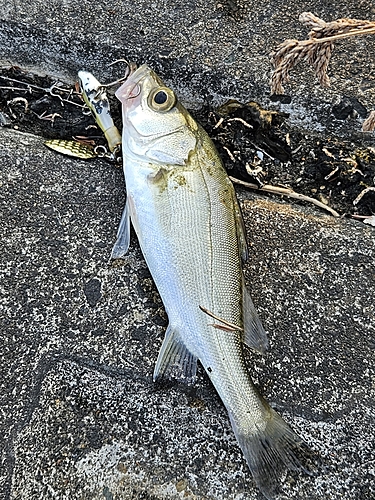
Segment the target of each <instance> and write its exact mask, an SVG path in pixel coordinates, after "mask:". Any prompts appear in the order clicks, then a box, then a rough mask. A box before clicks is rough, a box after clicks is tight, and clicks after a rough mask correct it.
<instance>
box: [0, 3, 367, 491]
mask: <svg viewBox="0 0 375 500" xmlns="http://www.w3.org/2000/svg"><path fill="white" fill-rule="evenodd" d="M3 4H4V5H2V12H1V20H0V44H1V47H2V55H1V61H0V62H1V64H3V65H9V64H14V65H20V66H22V67H28V68H32V69H33V71H38V72H40V73H47V74H53V75H55V76H56V77H61V78H63V79H66V80H69V81H72V80H74V79H76V73H77V71H78V70H79V69H82V68H84V69H87V70H89V71H93V72H94V73H95V75H97V76H98V78H99V79H100V80H101V79H103V80H106V81H108V80H111V79H112V77H113V74H111V73H110V70H109V69H108V67H107V65H108V63H109V62H111V61H113V60H115V59H118V58H120V57H126V58H128V59H130V60H135V61H136V62H137V63H138V64H140V63H142V62H148V63H149V64H151V65H152V66H153V67H154V68H155V70H157V71H158V72H159V73H160V74H161V76H162V77H163V78H165V80H166V81H167V83H168V84H170V85H171V86H172V87H173V88H174V89H175V90H176V91H177V93H178V95H179V96H181V98H182V100H183V101H184V103H186V104H188V105H189V106H190V107H195V108H199V107H200V106H201V105H202V103H203V102H210V103H219V102H220V103H221V102H223V101H224V100H225V99H227V98H229V97H230V98H236V99H238V100H240V101H244V102H245V101H248V100H257V101H259V102H260V103H261V104H262V105H263V106H265V107H267V108H269V107H273V108H274V109H280V110H281V111H287V112H289V113H290V118H289V120H290V122H291V123H294V124H295V125H296V126H298V127H299V128H301V129H302V130H303V129H305V128H306V129H309V130H310V131H312V130H317V131H320V132H329V133H331V132H332V131H334V132H335V133H336V134H339V135H342V136H343V137H346V138H352V140H353V141H360V140H361V138H360V135H359V133H356V131H359V130H360V127H361V122H362V121H363V116H364V110H363V108H365V110H366V109H367V110H370V109H372V108H373V107H374V102H375V94H374V93H375V86H374V78H375V77H374V75H375V71H374V69H375V68H374V64H375V62H374V58H373V50H372V44H370V43H368V42H369V39H368V38H365V37H364V38H357V39H352V40H350V41H346V42H342V43H338V44H337V47H336V49H335V52H334V56H333V59H332V62H331V65H330V74H331V76H332V86H331V88H329V89H321V88H320V87H319V86H318V84H317V82H316V81H315V80H314V77H313V75H312V72H311V71H310V70H306V66H305V67H303V66H302V67H301V68H300V69H298V70H296V71H295V72H293V76H292V81H291V83H290V84H289V85H288V86H287V88H286V89H287V94H288V95H289V96H290V97H291V102H290V103H289V104H282V103H279V102H273V101H271V100H270V95H269V86H268V81H269V76H270V69H271V68H270V64H269V59H268V54H269V53H270V52H271V51H272V50H273V49H274V48H275V46H276V45H277V43H279V42H281V41H282V40H284V39H285V38H301V39H302V38H305V36H306V30H305V29H304V28H303V27H302V26H301V25H300V24H299V23H298V15H299V14H300V13H301V11H302V10H306V8H308V9H309V10H311V11H312V12H314V13H315V14H317V15H318V16H320V17H322V18H323V19H325V20H327V21H328V20H332V19H337V18H339V17H344V16H345V17H356V18H364V19H371V18H374V14H375V8H374V5H373V2H371V1H369V0H365V1H361V2H359V3H358V2H354V1H353V0H348V1H347V2H345V9H344V10H343V6H342V2H341V1H337V0H332V1H331V2H329V4H325V3H322V2H318V1H316V0H313V1H312V2H310V3H309V5H308V6H306V5H305V4H304V5H301V2H297V1H295V0H293V1H290V2H288V3H287V5H285V4H284V3H282V2H280V1H279V0H272V2H268V3H261V2H260V3H259V2H255V1H247V2H241V1H238V2H226V1H225V2H222V3H212V2H186V1H184V2H182V1H177V2H176V1H174V2H170V1H165V2H159V3H150V2H147V1H143V0H139V1H138V2H137V3H136V4H134V3H132V2H120V1H117V0H116V1H112V2H107V1H104V2H103V1H102V2H100V4H93V3H92V2H88V1H87V0H84V1H83V2H80V3H79V4H78V3H77V2H73V1H71V0H67V1H65V2H58V1H54V2H48V3H43V2H31V1H30V0H23V1H20V0H14V1H13V2H11V3H9V2H8V3H6V4H5V3H4V2H3ZM115 76H118V75H115ZM345 96H346V97H345ZM344 97H345V99H346V100H344ZM353 99H354V100H353ZM347 102H349V103H353V102H355V104H356V107H357V108H358V109H360V110H361V112H358V113H357V116H354V115H353V114H351V113H350V112H349V114H348V113H346V108H345V106H344V104H345V103H347ZM340 103H341V107H340ZM345 105H346V104H345ZM334 106H336V107H335V108H334V113H333V107H334ZM344 108H345V109H344ZM357 108H356V109H357ZM335 113H336V114H335ZM344 115H345V116H344ZM362 115H363V116H362ZM338 116H339V117H340V118H344V119H341V120H338V119H337V117H338ZM0 164H1V169H0V182H1V184H0V209H1V211H0V217H1V226H0V227H1V230H2V249H1V250H2V251H1V266H0V290H1V298H0V318H1V329H0V339H1V340H0V342H1V343H0V346H1V347H0V352H1V359H2V363H1V367H0V401H1V402H0V408H1V411H0V429H1V432H2V436H3V439H2V441H1V444H0V449H1V464H2V465H1V468H0V498H1V499H4V500H8V499H16V498H17V499H21V500H23V499H25V500H26V499H27V500H34V499H35V500H40V499H43V500H46V499H48V498H58V499H69V500H70V499H74V500H79V499H85V500H96V499H98V500H99V499H103V498H105V499H107V500H109V499H113V500H114V499H126V500H127V499H131V498H140V499H141V498H143V499H158V500H159V499H174V498H176V499H178V498H185V497H186V498H196V499H202V500H203V499H214V500H221V499H226V500H240V499H241V500H255V499H259V498H260V494H259V492H258V491H257V490H256V488H255V487H254V485H253V482H252V479H251V475H250V473H249V471H248V469H247V466H246V463H245V461H244V459H243V457H242V455H241V452H240V450H239V448H238V446H237V444H236V441H235V438H234V435H233V433H232V430H231V428H230V424H229V422H228V418H227V414H226V411H225V409H224V407H223V406H222V404H221V402H220V400H219V398H218V396H217V395H216V393H215V391H214V389H213V387H212V386H211V385H210V383H209V380H208V378H207V377H206V376H205V374H204V372H203V370H201V369H200V370H199V372H198V383H197V385H196V386H194V387H185V386H180V385H176V384H172V383H171V384H170V385H168V386H161V385H155V384H153V382H152V371H153V366H154V363H155V360H156V357H157V353H158V349H159V347H160V345H161V341H162V338H163V334H164V330H165V327H166V325H167V318H166V315H165V312H164V309H163V306H162V303H161V301H160V298H159V296H158V294H157V291H156V289H155V286H154V284H153V281H152V279H151V276H150V274H149V272H148V270H147V267H146V265H145V262H144V260H143V258H142V255H141V252H140V249H139V246H138V243H137V241H136V239H135V237H134V235H132V241H131V248H130V252H129V256H128V258H127V259H126V260H125V261H124V262H123V263H119V262H111V261H110V259H109V257H110V253H111V248H112V244H113V242H114V240H115V235H116V230H117V224H118V222H119V220H120V217H121V212H122V208H123V203H124V198H125V193H124V186H123V177H122V172H121V171H120V169H118V168H115V167H114V166H112V165H110V164H108V163H106V162H104V161H103V160H99V159H97V160H95V161H91V162H85V161H82V160H76V159H70V158H67V157H63V156H59V155H57V154H56V153H54V152H52V151H49V150H48V149H46V148H45V147H44V146H43V141H42V139H41V138H38V137H35V136H32V135H27V134H21V133H18V132H17V131H14V130H6V129H4V128H0ZM239 194H240V198H241V202H242V206H243V211H244V217H245V222H246V226H247V230H248V235H249V244H250V259H249V263H248V264H247V266H246V278H247V281H248V283H249V285H250V287H251V290H252V296H253V298H254V302H255V304H256V306H257V309H258V311H259V313H260V316H261V318H262V320H263V323H264V325H265V327H266V329H267V331H268V334H269V338H270V349H269V351H268V353H267V354H266V356H265V357H261V356H258V355H255V354H253V353H251V352H248V353H247V357H248V363H249V367H251V373H252V374H253V377H254V380H255V381H256V383H257V384H258V386H259V387H260V390H261V392H262V394H264V396H265V397H266V398H267V399H268V400H269V402H270V403H271V404H272V406H274V407H275V408H276V409H277V410H278V411H279V412H280V413H281V414H282V415H283V416H284V417H285V419H286V420H287V421H288V422H290V424H291V425H292V427H293V428H294V429H295V430H296V431H297V432H298V433H299V434H300V435H301V436H302V437H303V438H304V439H305V441H306V442H307V443H308V444H309V446H311V448H312V449H314V450H315V451H317V452H318V453H319V454H320V456H321V457H322V460H323V466H322V467H321V468H320V469H319V471H318V473H317V474H316V475H314V476H308V475H303V474H289V475H288V476H286V478H285V481H284V483H283V491H284V492H283V493H282V494H281V495H280V499H283V500H287V499H288V500H291V499H309V500H314V499H318V498H319V499H321V498H324V499H330V500H338V499H339V498H346V499H349V500H365V499H366V500H367V499H369V498H373V497H375V488H374V483H375V478H374V476H375V471H374V462H373V443H374V437H375V436H374V426H373V415H374V395H375V394H374V392H375V370H374V365H373V352H374V347H375V335H374V330H375V326H374V325H375V322H374V305H373V304H374V300H373V297H374V295H375V280H374V278H375V243H374V231H375V229H374V228H373V227H371V226H364V225H363V224H361V223H358V222H354V221H349V220H345V219H334V218H332V217H330V216H326V215H322V214H321V213H320V212H318V211H317V210H312V209H311V208H309V207H306V206H298V205H296V204H294V205H293V207H292V206H291V205H289V203H287V202H280V200H272V198H266V197H261V196H255V195H252V194H250V193H248V192H245V191H239Z"/></svg>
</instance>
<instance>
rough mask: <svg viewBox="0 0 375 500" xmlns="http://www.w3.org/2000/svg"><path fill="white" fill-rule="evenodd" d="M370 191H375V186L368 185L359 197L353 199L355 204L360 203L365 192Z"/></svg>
mask: <svg viewBox="0 0 375 500" xmlns="http://www.w3.org/2000/svg"><path fill="white" fill-rule="evenodd" d="M370 191H375V187H368V188H366V189H364V190H363V191H362V192H361V193H359V195H358V196H357V198H356V199H355V200H354V201H353V205H358V203H359V202H360V201H361V199H362V198H363V197H364V195H365V194H367V193H369V192H370Z"/></svg>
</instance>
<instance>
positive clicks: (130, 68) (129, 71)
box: [102, 59, 137, 87]
mask: <svg viewBox="0 0 375 500" xmlns="http://www.w3.org/2000/svg"><path fill="white" fill-rule="evenodd" d="M118 63H125V64H126V70H125V75H124V76H123V77H121V78H119V79H118V80H115V81H114V82H110V83H106V84H105V85H104V84H102V87H113V85H117V84H118V83H122V82H124V81H125V80H126V79H127V78H129V76H130V75H131V74H132V73H134V71H135V70H136V69H137V65H136V64H135V63H134V62H132V61H130V62H129V61H127V60H126V59H116V61H113V62H111V64H109V65H108V66H113V65H114V64H118Z"/></svg>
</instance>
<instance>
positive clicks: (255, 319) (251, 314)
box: [243, 283, 268, 354]
mask: <svg viewBox="0 0 375 500" xmlns="http://www.w3.org/2000/svg"><path fill="white" fill-rule="evenodd" d="M243 319H244V338H243V341H244V342H245V344H246V345H248V346H249V347H251V349H255V350H256V351H258V352H260V353H261V354H264V353H265V351H266V350H267V347H268V339H267V334H266V332H265V331H264V328H263V325H262V323H261V321H260V318H259V316H258V313H257V312H256V309H255V306H254V303H253V301H252V299H251V297H250V293H249V290H248V289H247V288H246V286H245V283H244V284H243Z"/></svg>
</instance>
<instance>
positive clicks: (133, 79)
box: [115, 64, 154, 102]
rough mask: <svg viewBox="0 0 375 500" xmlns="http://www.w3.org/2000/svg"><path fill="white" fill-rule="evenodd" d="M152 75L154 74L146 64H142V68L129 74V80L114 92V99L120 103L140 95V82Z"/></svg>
mask: <svg viewBox="0 0 375 500" xmlns="http://www.w3.org/2000/svg"><path fill="white" fill-rule="evenodd" d="M153 73H154V72H153V71H152V69H151V68H150V67H149V66H148V65H147V64H142V66H140V67H139V68H138V69H136V70H135V71H134V73H131V74H130V76H129V78H127V80H126V81H125V82H124V83H123V84H122V85H121V87H119V88H118V89H117V90H116V92H115V95H116V97H117V98H118V99H119V100H120V101H121V102H125V101H127V100H128V99H131V98H133V97H137V96H138V95H139V94H140V93H141V86H140V82H141V81H142V80H143V79H144V78H146V77H147V76H151V75H152V74H153ZM153 76H154V75H153Z"/></svg>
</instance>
